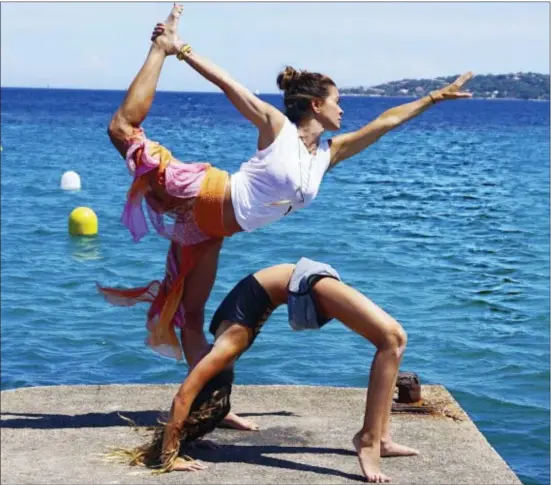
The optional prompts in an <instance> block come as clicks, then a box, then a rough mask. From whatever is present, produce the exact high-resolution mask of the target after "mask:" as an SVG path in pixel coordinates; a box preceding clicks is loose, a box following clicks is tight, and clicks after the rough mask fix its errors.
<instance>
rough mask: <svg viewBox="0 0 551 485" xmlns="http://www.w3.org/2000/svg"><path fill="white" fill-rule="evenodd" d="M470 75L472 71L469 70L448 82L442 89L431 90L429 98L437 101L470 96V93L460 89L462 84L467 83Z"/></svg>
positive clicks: (471, 75)
mask: <svg viewBox="0 0 551 485" xmlns="http://www.w3.org/2000/svg"><path fill="white" fill-rule="evenodd" d="M472 77H473V73H472V72H471V71H469V72H467V73H465V74H463V75H462V76H459V77H458V78H457V79H456V80H455V81H454V82H453V83H451V84H448V85H447V86H445V87H443V88H442V89H438V90H436V91H432V92H431V93H430V96H431V99H432V100H433V101H434V102H435V103H437V102H439V101H447V100H452V99H461V98H472V97H473V95H472V93H468V92H466V91H461V89H462V88H463V86H464V85H465V84H467V83H468V82H469V81H470V80H471V78H472Z"/></svg>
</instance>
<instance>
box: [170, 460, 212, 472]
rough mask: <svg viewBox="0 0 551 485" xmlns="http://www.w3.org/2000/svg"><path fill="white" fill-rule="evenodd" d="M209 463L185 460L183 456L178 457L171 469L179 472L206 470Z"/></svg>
mask: <svg viewBox="0 0 551 485" xmlns="http://www.w3.org/2000/svg"><path fill="white" fill-rule="evenodd" d="M207 468H208V467H207V465H205V464H203V463H201V462H200V461H198V460H185V459H183V458H181V457H178V458H176V461H175V462H174V465H172V468H171V471H177V472H196V471H201V470H206V469H207Z"/></svg>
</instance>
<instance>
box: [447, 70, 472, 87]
mask: <svg viewBox="0 0 551 485" xmlns="http://www.w3.org/2000/svg"><path fill="white" fill-rule="evenodd" d="M473 76H474V74H473V73H472V72H471V71H469V72H466V73H465V74H463V75H461V76H459V77H458V78H457V79H456V80H455V81H454V82H453V83H452V84H453V85H454V86H456V87H457V89H458V90H459V89H461V88H462V87H463V86H464V85H465V84H466V83H467V82H469V81H470V80H471V79H472V77H473Z"/></svg>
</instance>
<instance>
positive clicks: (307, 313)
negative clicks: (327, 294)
mask: <svg viewBox="0 0 551 485" xmlns="http://www.w3.org/2000/svg"><path fill="white" fill-rule="evenodd" d="M326 277H329V278H334V279H336V280H339V281H340V279H341V278H340V276H339V273H337V271H335V270H334V269H333V268H332V267H331V266H329V265H328V264H324V263H318V262H316V261H312V260H311V259H308V258H301V259H300V260H299V262H298V263H297V265H296V267H295V270H294V271H293V274H292V275H291V280H290V281H289V288H288V293H289V296H288V301H287V309H288V313H289V325H290V326H291V328H292V329H293V330H318V329H320V328H321V327H322V326H323V325H325V324H326V323H327V322H329V321H330V320H331V319H330V318H325V317H324V316H323V315H322V314H321V313H320V312H319V310H318V309H317V307H316V302H315V299H314V295H313V293H312V288H313V286H314V284H315V283H316V282H317V281H319V280H320V279H321V278H326Z"/></svg>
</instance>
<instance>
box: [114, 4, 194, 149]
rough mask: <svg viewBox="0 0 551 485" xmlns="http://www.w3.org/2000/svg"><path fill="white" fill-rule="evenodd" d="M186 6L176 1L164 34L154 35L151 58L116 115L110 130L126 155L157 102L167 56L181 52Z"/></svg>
mask: <svg viewBox="0 0 551 485" xmlns="http://www.w3.org/2000/svg"><path fill="white" fill-rule="evenodd" d="M182 10H183V7H181V6H180V5H177V4H174V6H173V8H172V10H171V12H170V14H169V16H168V18H167V19H166V28H165V31H164V33H163V35H160V36H158V37H154V38H153V39H152V40H153V43H152V44H151V48H150V49H149V53H148V55H147V58H146V60H145V62H144V64H143V66H142V68H141V69H140V71H139V72H138V74H137V75H136V77H135V78H134V80H133V81H132V84H131V85H130V87H129V88H128V92H127V93H126V96H125V98H124V100H123V102H122V104H121V106H120V107H119V109H118V110H117V112H116V113H115V114H114V116H113V118H112V119H111V122H110V123H109V127H108V129H107V133H108V134H109V138H110V139H111V142H112V143H113V145H114V146H115V148H116V149H117V150H118V151H119V153H120V154H121V155H122V156H123V157H124V156H125V150H126V143H125V142H126V140H127V139H128V137H130V136H131V135H132V134H133V133H134V131H135V129H136V128H139V127H140V125H141V123H142V122H143V120H144V119H145V117H146V116H147V114H148V113H149V110H150V109H151V104H152V103H153V98H154V97H155V90H156V89H157V83H158V81H159V76H160V74H161V69H162V67H163V64H164V61H165V58H166V56H167V55H173V54H176V53H177V52H178V49H179V47H180V46H181V42H180V41H179V39H178V36H177V33H176V29H177V27H178V21H179V18H180V14H181V13H182Z"/></svg>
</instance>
